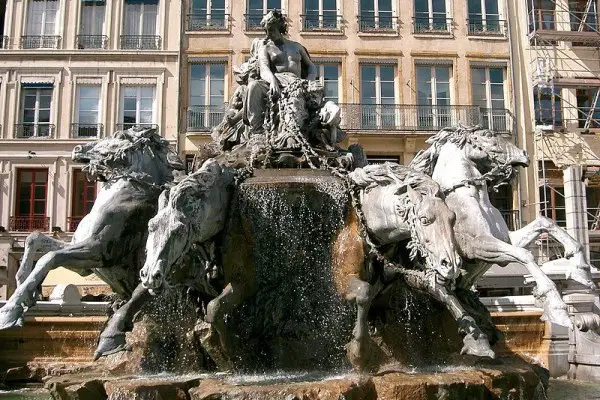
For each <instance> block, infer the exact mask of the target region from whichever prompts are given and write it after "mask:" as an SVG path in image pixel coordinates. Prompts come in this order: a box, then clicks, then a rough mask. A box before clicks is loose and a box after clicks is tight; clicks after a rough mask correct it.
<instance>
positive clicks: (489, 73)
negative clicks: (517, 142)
mask: <svg viewBox="0 0 600 400" xmlns="http://www.w3.org/2000/svg"><path fill="white" fill-rule="evenodd" d="M505 77H506V69H505V68H492V67H473V68H471V90H472V94H473V105H475V106H479V107H481V111H482V114H483V125H484V126H485V127H486V128H489V129H492V130H494V131H500V132H507V131H508V130H509V129H508V128H509V126H508V125H507V123H508V121H507V119H506V117H507V115H506V110H505V107H506V106H505V103H504V80H505Z"/></svg>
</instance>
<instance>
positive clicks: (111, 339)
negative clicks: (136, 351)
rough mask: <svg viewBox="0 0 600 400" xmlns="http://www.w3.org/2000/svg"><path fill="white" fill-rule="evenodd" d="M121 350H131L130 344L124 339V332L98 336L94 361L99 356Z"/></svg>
mask: <svg viewBox="0 0 600 400" xmlns="http://www.w3.org/2000/svg"><path fill="white" fill-rule="evenodd" d="M121 351H131V346H129V345H128V344H127V342H126V341H125V334H124V333H119V334H116V335H114V336H100V341H99V343H98V348H97V349H96V352H95V353H94V361H96V360H97V359H99V358H100V357H106V356H109V355H111V354H115V353H119V352H121Z"/></svg>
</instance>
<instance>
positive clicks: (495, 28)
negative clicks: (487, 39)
mask: <svg viewBox="0 0 600 400" xmlns="http://www.w3.org/2000/svg"><path fill="white" fill-rule="evenodd" d="M467 29H468V33H469V35H471V36H477V35H483V36H504V35H506V20H503V19H498V16H497V15H496V16H490V15H487V16H486V18H482V16H481V15H474V16H471V17H470V18H469V19H467Z"/></svg>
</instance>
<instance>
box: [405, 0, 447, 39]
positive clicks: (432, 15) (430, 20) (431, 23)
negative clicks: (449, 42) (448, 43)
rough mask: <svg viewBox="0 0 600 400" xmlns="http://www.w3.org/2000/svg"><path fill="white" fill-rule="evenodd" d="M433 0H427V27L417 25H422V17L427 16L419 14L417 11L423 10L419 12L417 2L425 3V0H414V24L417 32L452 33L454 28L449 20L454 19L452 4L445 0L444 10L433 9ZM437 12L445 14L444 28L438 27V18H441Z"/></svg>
mask: <svg viewBox="0 0 600 400" xmlns="http://www.w3.org/2000/svg"><path fill="white" fill-rule="evenodd" d="M433 1H434V0H427V29H420V28H417V26H419V27H420V26H421V25H419V24H418V21H419V20H420V19H423V18H425V17H424V16H420V15H417V13H419V14H421V13H422V12H417V2H419V3H421V4H422V3H425V1H424V0H413V14H414V18H415V19H414V25H413V30H414V32H415V33H417V34H418V33H428V32H438V33H450V31H451V30H452V24H451V23H449V20H450V21H451V20H452V12H451V10H452V4H448V1H446V0H444V1H443V4H444V11H443V12H441V11H435V12H434V11H433ZM437 14H441V15H443V20H444V29H437V28H436V20H437V19H438V18H439V17H438V16H437Z"/></svg>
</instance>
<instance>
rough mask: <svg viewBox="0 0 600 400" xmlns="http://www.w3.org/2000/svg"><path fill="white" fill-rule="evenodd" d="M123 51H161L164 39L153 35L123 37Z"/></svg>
mask: <svg viewBox="0 0 600 400" xmlns="http://www.w3.org/2000/svg"><path fill="white" fill-rule="evenodd" d="M120 39H121V40H120V44H121V49H123V50H160V49H161V46H162V38H161V37H160V36H152V35H121V38H120Z"/></svg>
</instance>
